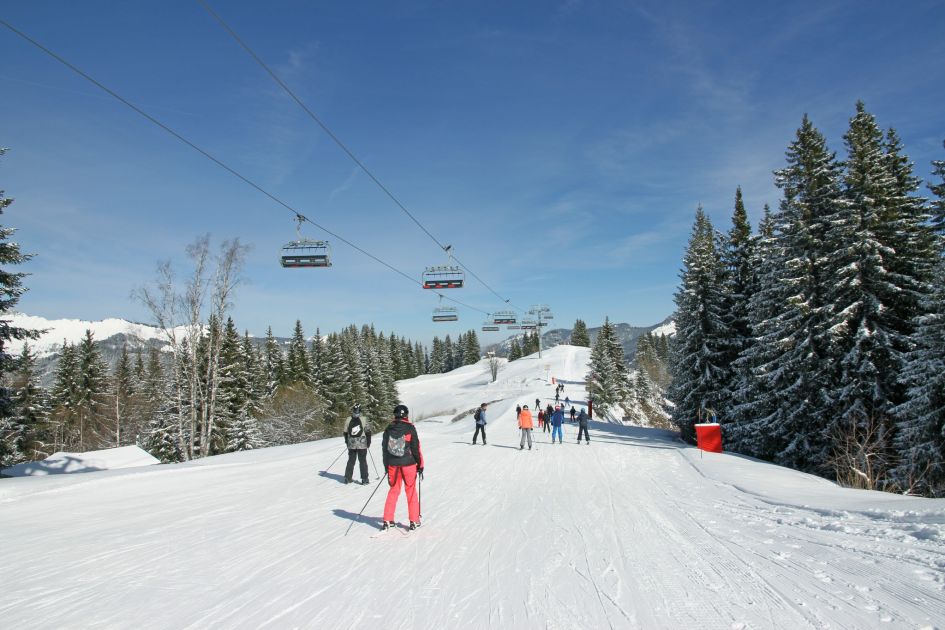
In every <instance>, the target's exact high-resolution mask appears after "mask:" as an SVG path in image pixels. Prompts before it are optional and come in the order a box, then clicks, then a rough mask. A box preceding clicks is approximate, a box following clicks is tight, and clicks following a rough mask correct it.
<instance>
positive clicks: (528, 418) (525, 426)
mask: <svg viewBox="0 0 945 630" xmlns="http://www.w3.org/2000/svg"><path fill="white" fill-rule="evenodd" d="M534 427H535V425H534V424H532V412H531V411H529V410H528V405H525V406H524V407H522V413H520V414H518V428H519V429H521V430H522V441H521V442H520V443H519V445H518V450H520V451H521V450H522V449H524V448H525V438H528V450H532V429H533V428H534Z"/></svg>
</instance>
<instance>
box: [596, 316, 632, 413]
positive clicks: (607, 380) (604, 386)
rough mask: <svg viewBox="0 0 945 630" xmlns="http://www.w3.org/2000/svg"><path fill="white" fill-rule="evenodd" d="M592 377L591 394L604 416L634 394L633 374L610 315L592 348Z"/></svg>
mask: <svg viewBox="0 0 945 630" xmlns="http://www.w3.org/2000/svg"><path fill="white" fill-rule="evenodd" d="M590 369H591V380H590V383H589V384H588V395H590V396H591V397H593V399H594V409H595V410H598V411H599V413H600V415H601V417H603V416H604V415H605V414H606V413H608V411H610V410H612V409H614V408H618V407H620V406H622V405H623V404H624V403H625V402H627V400H628V398H629V396H630V382H629V373H628V370H627V366H626V363H625V361H624V355H623V347H622V346H621V345H620V342H619V340H618V339H617V332H616V330H615V329H614V326H613V324H611V323H610V318H609V317H608V318H605V319H604V325H603V326H602V327H601V329H600V332H599V333H598V334H597V339H596V340H595V341H594V347H593V348H592V350H591V363H590Z"/></svg>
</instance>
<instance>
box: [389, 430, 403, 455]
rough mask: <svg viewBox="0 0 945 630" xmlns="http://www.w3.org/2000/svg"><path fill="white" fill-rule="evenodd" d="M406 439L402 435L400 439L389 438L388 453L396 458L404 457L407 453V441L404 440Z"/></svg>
mask: <svg viewBox="0 0 945 630" xmlns="http://www.w3.org/2000/svg"><path fill="white" fill-rule="evenodd" d="M406 437H407V436H405V435H402V436H400V437H399V438H395V437H393V436H391V437H389V438H387V445H386V446H387V452H388V453H390V454H391V455H393V456H394V457H403V456H404V453H406V452H407V440H406V439H404V438H406Z"/></svg>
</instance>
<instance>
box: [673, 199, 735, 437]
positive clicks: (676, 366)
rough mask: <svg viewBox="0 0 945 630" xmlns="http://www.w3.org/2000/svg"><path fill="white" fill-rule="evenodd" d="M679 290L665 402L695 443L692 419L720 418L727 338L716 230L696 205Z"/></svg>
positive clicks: (683, 430)
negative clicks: (670, 377)
mask: <svg viewBox="0 0 945 630" xmlns="http://www.w3.org/2000/svg"><path fill="white" fill-rule="evenodd" d="M681 279H682V286H681V287H680V288H679V290H678V291H677V293H676V297H675V301H676V313H675V315H674V319H675V321H676V338H675V342H674V344H673V349H674V351H673V353H672V358H671V368H670V371H671V372H672V375H673V383H672V385H671V386H670V389H669V398H670V400H671V401H672V402H673V404H674V405H675V407H674V409H673V422H674V423H675V424H676V426H678V427H679V429H680V432H681V434H682V436H683V438H684V439H686V440H688V441H694V440H695V428H694V425H695V423H696V421H697V420H698V419H699V418H700V417H703V416H704V415H705V414H706V412H707V410H710V409H711V410H714V411H717V412H718V413H720V414H722V415H724V406H725V404H726V399H725V396H726V385H727V384H728V383H729V380H728V374H729V371H728V363H727V361H728V359H729V352H728V351H729V347H728V343H729V337H728V336H727V333H726V330H725V323H724V321H723V319H722V314H723V310H724V307H725V294H724V290H725V287H724V284H723V280H724V272H723V269H722V260H721V256H720V255H719V252H718V251H717V248H716V236H715V231H714V230H713V228H712V223H711V222H710V221H709V218H708V216H706V214H705V212H703V210H702V207H701V206H700V207H699V208H698V210H697V211H696V219H695V223H694V225H693V228H692V235H691V236H690V238H689V244H688V247H687V249H686V255H685V258H684V259H683V270H682V273H681Z"/></svg>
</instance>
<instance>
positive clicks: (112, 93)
mask: <svg viewBox="0 0 945 630" xmlns="http://www.w3.org/2000/svg"><path fill="white" fill-rule="evenodd" d="M0 25H2V26H5V27H6V28H7V29H8V30H10V31H12V32H13V33H14V34H16V35H18V36H19V37H20V38H22V39H24V40H25V41H27V42H29V43H30V44H32V45H33V46H34V47H36V48H38V49H39V50H41V51H43V52H44V53H46V54H47V55H48V56H50V57H52V58H53V59H55V60H56V61H58V62H59V63H61V64H62V65H64V66H65V67H67V68H69V69H70V70H72V71H73V72H74V73H76V74H78V75H79V76H80V77H82V78H83V79H85V80H86V81H88V82H89V83H91V84H92V85H94V86H96V87H97V88H99V89H100V90H102V91H103V92H105V93H106V94H108V95H109V96H111V97H112V98H114V99H115V100H117V101H118V102H120V103H122V104H123V105H125V106H126V107H128V108H130V109H132V110H133V111H134V112H136V113H137V114H139V115H140V116H142V117H143V118H145V119H146V120H148V121H149V122H151V123H152V124H154V125H156V126H158V127H160V128H161V129H163V130H164V131H166V132H167V133H169V134H171V135H172V136H174V137H175V138H176V139H177V140H179V141H180V142H182V143H183V144H185V145H187V146H188V147H190V148H191V149H193V150H194V151H197V152H198V153H200V154H201V155H203V156H204V157H205V158H207V159H208V160H210V161H211V162H213V163H214V164H216V165H217V166H219V167H220V168H222V169H224V170H225V171H227V172H228V173H230V174H231V175H234V176H235V177H237V178H238V179H240V180H241V181H242V182H244V183H245V184H248V185H249V186H251V187H252V188H254V189H256V190H257V191H258V192H260V193H262V194H263V195H265V196H266V197H268V198H269V199H271V200H272V201H274V202H276V203H277V204H279V205H280V206H282V207H284V208H286V209H287V210H289V211H290V212H292V213H293V214H294V215H295V217H296V220H297V221H304V222H306V223H311V224H312V225H314V226H315V227H317V228H318V229H320V230H322V231H323V232H325V233H326V234H329V235H330V236H331V237H332V238H335V239H337V240H339V241H341V242H342V243H344V244H346V245H348V246H349V247H351V248H352V249H354V250H355V251H358V252H360V253H362V254H364V255H365V256H367V257H368V258H370V259H371V260H373V261H375V262H377V263H380V264H381V265H383V266H385V267H387V268H388V269H390V270H391V271H393V272H394V273H397V274H400V275H401V276H403V277H404V278H406V279H407V280H409V281H410V282H412V283H413V284H416V285H418V286H422V285H421V283H420V282H419V281H418V280H417V279H416V278H414V277H413V276H411V275H409V274H407V273H405V272H403V271H401V270H400V269H398V268H396V267H394V266H393V265H391V264H390V263H388V262H385V261H383V260H381V259H380V258H378V257H377V256H375V255H374V254H372V253H371V252H369V251H367V250H366V249H363V248H361V247H359V246H358V245H355V244H354V243H352V242H351V241H349V240H348V239H346V238H344V237H343V236H341V235H339V234H336V233H335V232H332V231H331V230H329V229H328V228H326V227H325V226H323V225H320V224H318V223H316V222H315V221H313V220H311V219H309V218H308V217H306V216H305V215H303V214H302V213H301V212H299V211H298V210H296V209H295V208H294V207H292V206H291V205H290V204H289V203H287V202H285V201H283V200H282V199H280V198H279V197H277V196H276V195H274V194H272V193H271V192H269V191H268V190H266V189H265V188H263V187H262V186H260V185H259V184H257V183H256V182H254V181H253V180H251V179H249V178H248V177H246V176H245V175H243V174H242V173H240V172H239V171H237V170H236V169H234V168H233V167H231V166H229V165H228V164H226V163H225V162H223V161H222V160H221V159H219V158H217V157H216V156H214V155H213V154H211V153H209V152H208V151H206V150H205V149H203V148H201V147H200V146H198V145H197V144H195V143H193V142H191V141H190V140H188V139H187V138H185V137H184V136H182V135H181V134H179V133H177V132H176V131H174V130H173V129H172V128H170V127H168V126H167V125H165V124H164V123H162V122H161V121H160V120H158V119H157V118H155V117H154V116H152V115H151V114H149V113H147V112H146V111H144V110H143V109H141V108H140V107H138V106H137V105H135V104H134V103H132V102H131V101H129V100H127V99H126V98H124V97H123V96H121V95H120V94H118V93H117V92H115V91H114V90H112V89H111V88H109V87H108V86H106V85H104V84H103V83H101V82H100V81H98V80H97V79H95V78H94V77H92V76H91V75H89V74H87V73H86V72H84V71H83V70H82V69H80V68H78V67H77V66H75V65H73V64H72V63H70V62H69V61H67V60H66V59H65V58H63V57H61V56H60V55H58V54H56V53H55V52H53V51H52V50H50V49H49V48H47V47H46V46H44V45H43V44H41V43H39V42H38V41H36V40H35V39H33V38H32V37H30V36H29V35H27V34H26V33H24V32H22V31H20V30H18V29H17V28H15V27H14V26H13V25H11V24H10V23H9V22H7V21H6V20H4V19H2V18H0ZM441 297H446V299H447V300H449V301H451V302H453V303H455V304H458V305H460V306H462V307H464V308H467V309H469V310H472V311H476V312H479V313H483V314H487V312H486V311H484V310H482V309H480V308H476V307H474V306H471V305H469V304H466V303H464V302H461V301H459V300H456V299H454V298H451V297H448V296H441Z"/></svg>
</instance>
